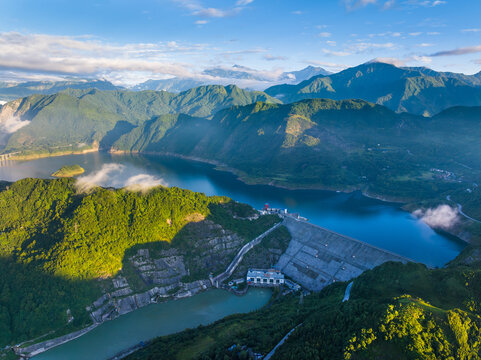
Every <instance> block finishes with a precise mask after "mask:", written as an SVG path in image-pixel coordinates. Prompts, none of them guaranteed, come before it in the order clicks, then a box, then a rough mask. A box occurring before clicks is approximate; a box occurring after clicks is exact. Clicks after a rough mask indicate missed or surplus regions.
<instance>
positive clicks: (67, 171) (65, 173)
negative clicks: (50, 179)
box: [52, 165, 85, 177]
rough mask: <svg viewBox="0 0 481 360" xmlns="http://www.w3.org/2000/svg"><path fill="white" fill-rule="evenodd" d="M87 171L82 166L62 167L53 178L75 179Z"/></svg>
mask: <svg viewBox="0 0 481 360" xmlns="http://www.w3.org/2000/svg"><path fill="white" fill-rule="evenodd" d="M84 172H85V169H84V168H83V167H81V166H80V165H67V166H62V167H61V168H60V169H59V170H57V171H55V172H54V173H53V174H52V176H55V177H73V176H76V175H80V174H83V173H84Z"/></svg>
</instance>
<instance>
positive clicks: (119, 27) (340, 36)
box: [0, 0, 481, 85]
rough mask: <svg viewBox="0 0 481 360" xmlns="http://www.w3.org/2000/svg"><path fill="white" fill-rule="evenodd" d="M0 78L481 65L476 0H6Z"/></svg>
mask: <svg viewBox="0 0 481 360" xmlns="http://www.w3.org/2000/svg"><path fill="white" fill-rule="evenodd" d="M0 9H1V10H0V80H2V81H19V80H28V79H32V80H42V79H60V78H64V77H88V78H103V79H107V80H109V81H112V82H114V83H116V84H120V85H132V84H135V83H139V82H142V81H145V80H147V79H162V78H169V77H188V78H196V79H201V80H202V79H207V78H209V76H207V75H205V74H204V73H203V70H205V69H209V68H215V67H221V68H230V67H232V66H233V65H234V64H239V65H242V66H245V67H248V68H249V69H252V70H249V71H252V72H253V73H261V74H263V76H264V77H266V78H267V79H269V80H272V81H276V79H278V78H279V76H280V74H281V73H282V72H283V71H292V70H299V69H301V68H304V67H306V66H308V65H313V66H321V67H323V68H325V69H326V70H329V71H332V72H337V71H340V70H342V69H345V68H347V67H352V66H357V65H359V64H361V63H364V62H367V61H370V60H372V59H380V60H382V61H386V62H391V63H394V64H396V65H398V66H427V67H430V68H432V69H434V70H438V71H452V72H462V73H465V74H473V73H477V72H479V71H481V20H480V14H481V1H479V0H323V1H320V0H296V1H293V0H135V1H133V0H129V1H128V0H82V1H79V0H78V1H74V0H62V1H61V0H1V2H0Z"/></svg>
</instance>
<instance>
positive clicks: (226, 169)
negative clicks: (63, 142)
mask: <svg viewBox="0 0 481 360" xmlns="http://www.w3.org/2000/svg"><path fill="white" fill-rule="evenodd" d="M95 145H96V144H94V147H92V148H90V149H86V150H82V151H78V152H65V153H54V154H47V153H43V154H38V155H34V156H21V157H17V156H12V157H11V158H9V160H11V161H28V160H36V159H41V158H48V157H57V156H66V155H82V154H87V153H95V152H97V153H100V152H102V151H100V150H99V147H98V146H95ZM106 152H107V153H109V154H111V155H129V154H130V155H158V156H165V157H174V158H178V159H183V160H188V161H195V162H199V163H203V164H209V165H213V166H214V170H216V171H222V172H227V173H231V174H232V175H234V176H235V177H236V179H237V180H239V181H241V182H242V183H244V184H246V185H261V186H273V187H275V188H278V189H284V190H292V191H296V190H314V191H328V192H337V193H344V194H349V193H353V192H356V191H359V192H360V193H361V194H362V195H363V196H365V197H367V198H370V199H374V200H379V201H383V202H388V203H392V204H397V205H400V208H401V209H402V210H404V211H406V212H408V213H409V214H411V215H412V212H411V211H410V210H408V209H407V208H406V206H407V205H408V204H409V202H410V201H409V200H406V199H400V198H389V197H387V196H384V195H379V194H375V193H369V192H368V191H366V190H363V189H362V188H360V187H346V188H343V189H339V188H332V187H327V186H319V185H318V186H296V185H281V184H277V183H276V182H275V181H271V182H267V179H264V180H266V181H263V179H259V181H254V180H253V179H251V178H248V177H247V175H246V174H244V173H243V172H242V171H241V170H239V169H235V168H233V167H229V166H227V165H226V164H224V163H221V162H219V161H216V160H208V159H204V158H201V157H197V156H189V155H181V154H177V153H171V152H166V151H128V150H118V149H110V150H108V151H106ZM428 226H429V225H428ZM429 228H430V229H432V230H433V231H436V232H438V231H442V232H445V233H447V234H449V235H450V236H454V237H456V238H457V239H459V240H460V241H461V242H463V243H465V244H467V245H471V244H472V243H471V241H470V240H469V239H467V238H463V237H461V236H460V232H458V231H452V232H451V231H448V230H443V229H435V228H432V227H430V226H429ZM469 235H472V234H469Z"/></svg>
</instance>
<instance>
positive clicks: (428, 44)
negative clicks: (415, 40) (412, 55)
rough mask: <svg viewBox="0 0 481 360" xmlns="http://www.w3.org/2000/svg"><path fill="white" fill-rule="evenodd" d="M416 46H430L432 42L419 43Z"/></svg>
mask: <svg viewBox="0 0 481 360" xmlns="http://www.w3.org/2000/svg"><path fill="white" fill-rule="evenodd" d="M416 46H417V47H431V46H434V44H431V43H421V44H417V45H416Z"/></svg>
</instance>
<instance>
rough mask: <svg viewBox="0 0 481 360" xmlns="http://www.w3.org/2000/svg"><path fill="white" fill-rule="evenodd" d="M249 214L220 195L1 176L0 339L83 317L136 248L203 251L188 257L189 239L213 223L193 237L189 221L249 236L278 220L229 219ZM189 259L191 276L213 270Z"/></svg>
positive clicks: (64, 327)
mask: <svg viewBox="0 0 481 360" xmlns="http://www.w3.org/2000/svg"><path fill="white" fill-rule="evenodd" d="M252 212H253V210H252V208H251V207H249V206H247V205H241V204H237V203H235V202H232V201H231V200H230V199H228V198H225V197H218V196H213V197H207V196H205V195H204V194H201V193H195V192H192V191H189V190H182V189H179V188H175V187H174V188H164V187H157V188H153V189H151V190H150V191H148V192H133V191H128V190H125V189H119V190H114V189H103V188H94V189H92V190H91V191H90V192H88V193H81V192H79V191H78V189H77V187H76V182H75V180H74V179H67V178H65V179H59V180H39V179H24V180H20V181H18V182H16V183H13V184H9V183H2V184H1V185H0V262H1V266H2V272H1V274H0V319H1V320H2V321H0V330H1V331H0V345H1V346H2V347H3V346H5V345H7V344H11V343H12V342H19V341H21V340H26V339H31V338H34V337H36V336H39V335H42V334H45V333H47V332H48V331H51V330H58V331H60V332H65V331H68V330H72V329H75V328H78V327H79V326H82V325H85V324H87V323H89V322H90V321H91V320H90V318H89V317H88V313H87V311H85V308H86V306H88V305H90V304H91V302H92V301H93V300H95V299H97V298H98V297H99V296H100V294H101V286H103V285H102V281H101V280H102V279H108V278H111V277H112V276H114V275H116V274H118V273H119V272H120V271H121V270H122V269H123V265H124V264H125V254H126V252H128V251H129V249H131V248H133V247H134V246H136V245H140V244H144V245H149V246H151V247H152V246H153V247H155V248H158V249H173V248H175V249H177V250H178V251H179V254H180V255H182V256H183V257H184V260H185V264H186V266H190V264H191V263H192V264H194V265H195V264H196V261H197V262H198V260H199V256H201V255H202V254H201V253H196V254H190V252H191V250H192V249H194V247H193V244H195V245H196V246H202V244H198V242H199V241H202V239H206V238H209V236H210V235H212V234H209V230H208V229H211V228H212V229H217V228H213V227H212V225H208V226H204V229H207V230H203V231H204V234H201V235H199V234H198V233H197V234H196V236H194V237H192V235H193V234H192V231H190V230H189V227H188V225H189V224H190V223H193V222H200V221H203V220H204V219H205V220H208V221H209V222H210V223H212V224H217V225H216V226H218V227H219V228H220V229H224V231H229V232H230V233H233V234H237V236H240V238H241V239H243V240H244V241H248V240H250V239H253V238H254V237H256V236H257V235H259V234H261V233H262V232H264V231H265V230H267V229H268V228H270V227H271V226H272V225H273V224H274V223H275V222H277V221H279V219H278V218H277V217H272V216H263V217H260V218H259V219H257V220H253V221H249V220H242V219H239V218H234V216H237V217H243V216H250V215H252ZM206 231H207V233H206ZM210 231H211V232H212V231H214V230H210ZM215 231H219V230H218V229H217V230H215ZM241 246H242V244H240V245H239V247H241ZM206 250H209V251H210V249H204V251H206ZM235 250H236V249H235V248H234V249H232V251H235ZM191 258H192V259H191ZM228 261H230V259H229V258H226V259H225V262H228ZM194 265H192V266H190V267H188V270H191V273H190V275H191V277H193V278H196V277H203V278H206V277H207V276H208V273H209V271H214V270H217V271H218V269H217V268H216V267H214V264H211V266H210V267H209V266H204V267H203V268H202V269H200V270H198V272H199V273H196V271H197V270H196V269H197V268H196V267H195V266H194ZM67 309H70V314H71V315H72V316H73V322H71V323H70V322H68V321H67V320H68V313H67Z"/></svg>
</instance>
